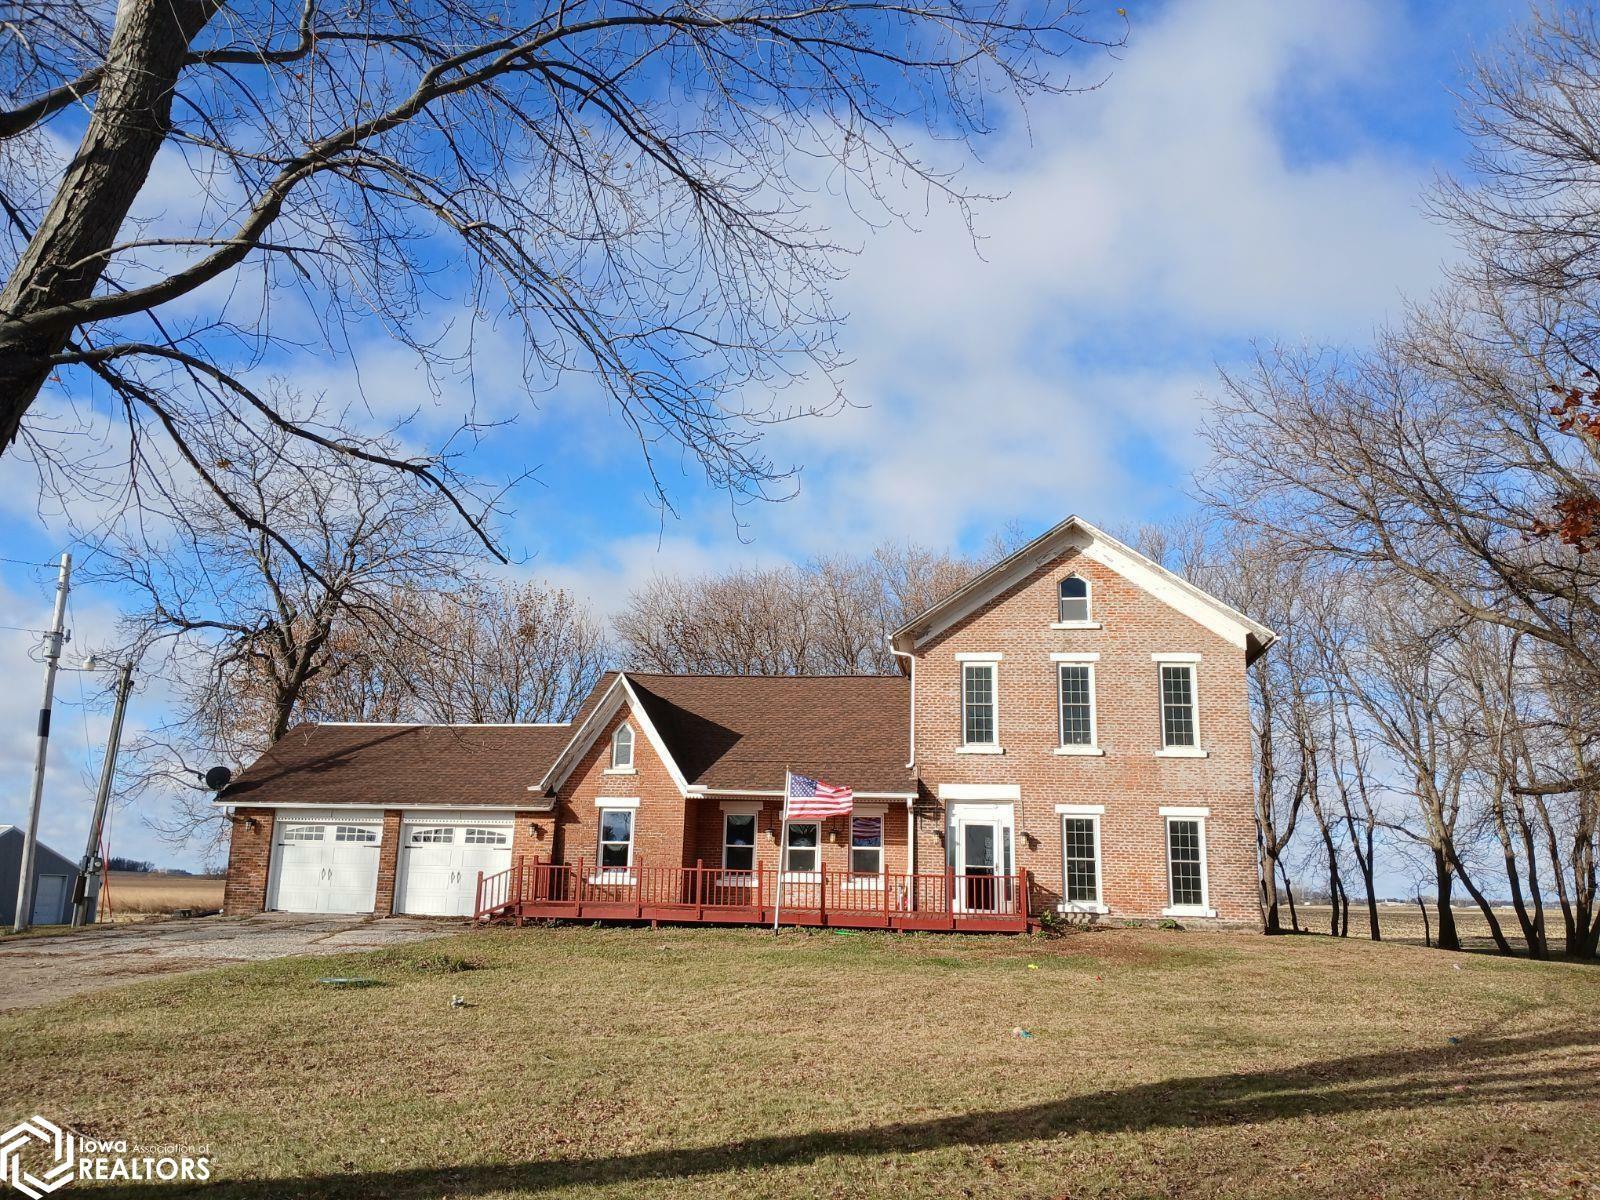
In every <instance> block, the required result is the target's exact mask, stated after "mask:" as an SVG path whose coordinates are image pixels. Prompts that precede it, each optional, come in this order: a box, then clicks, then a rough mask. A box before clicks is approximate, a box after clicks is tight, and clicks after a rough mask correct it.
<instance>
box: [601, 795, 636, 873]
mask: <svg viewBox="0 0 1600 1200" xmlns="http://www.w3.org/2000/svg"><path fill="white" fill-rule="evenodd" d="M595 803H596V809H597V816H596V818H595V820H596V824H595V831H594V836H595V860H594V874H593V875H591V876H589V882H590V883H632V882H633V881H634V875H633V848H634V843H635V841H636V840H637V839H638V836H639V828H638V826H639V821H638V817H639V802H638V801H637V800H635V801H634V802H633V803H631V804H628V803H622V804H613V803H609V802H607V801H605V800H598V801H596V802H595ZM607 813H626V814H627V816H628V843H627V845H628V862H627V865H626V866H621V867H608V866H605V865H603V864H602V863H601V859H602V858H604V857H605V848H606V847H607V846H615V845H618V843H617V842H615V841H610V842H608V841H606V840H605V836H606V814H607Z"/></svg>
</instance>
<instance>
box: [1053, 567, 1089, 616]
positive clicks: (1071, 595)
mask: <svg viewBox="0 0 1600 1200" xmlns="http://www.w3.org/2000/svg"><path fill="white" fill-rule="evenodd" d="M1056 601H1057V602H1056V619H1057V620H1058V621H1059V622H1060V623H1061V624H1063V625H1084V624H1087V623H1088V621H1089V619H1090V615H1091V610H1090V607H1089V581H1088V580H1087V579H1085V578H1083V576H1081V575H1068V576H1067V577H1066V578H1065V579H1063V580H1062V581H1061V583H1060V585H1059V586H1058V588H1057V590H1056Z"/></svg>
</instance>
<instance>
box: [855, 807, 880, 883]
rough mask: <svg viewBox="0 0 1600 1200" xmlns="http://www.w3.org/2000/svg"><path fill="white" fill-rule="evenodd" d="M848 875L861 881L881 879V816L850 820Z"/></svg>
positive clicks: (856, 817)
mask: <svg viewBox="0 0 1600 1200" xmlns="http://www.w3.org/2000/svg"><path fill="white" fill-rule="evenodd" d="M850 874H851V875H852V876H854V877H856V878H857V879H861V880H863V881H866V880H874V881H875V880H877V879H880V878H882V876H883V817H882V815H878V816H852V817H851V818H850Z"/></svg>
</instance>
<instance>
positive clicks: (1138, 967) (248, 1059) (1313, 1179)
mask: <svg viewBox="0 0 1600 1200" xmlns="http://www.w3.org/2000/svg"><path fill="white" fill-rule="evenodd" d="M462 966H471V967H474V968H477V969H471V970H465V971H460V970H453V969H452V968H459V967H462ZM326 975H365V976H370V977H371V978H374V979H376V980H378V981H379V984H380V986H375V987H370V988H363V989H360V990H341V989H333V988H328V987H325V986H321V985H319V984H318V983H317V982H316V980H317V978H318V977H319V976H326ZM452 994H459V995H461V996H463V997H465V999H466V1001H467V1005H468V1006H467V1007H462V1008H453V1007H452V1006H451V1004H450V997H451V996H452ZM1014 1029H1023V1030H1026V1031H1027V1032H1028V1033H1029V1034H1030V1035H1031V1036H1027V1037H1020V1036H1017V1035H1016V1034H1015V1033H1014V1032H1013V1031H1014ZM0 1043H3V1044H4V1045H5V1046H6V1047H7V1058H8V1060H9V1062H8V1065H9V1066H10V1068H11V1069H10V1070H8V1071H6V1072H4V1073H0V1096H3V1099H4V1103H3V1104H0V1114H24V1113H33V1112H38V1113H41V1114H44V1115H46V1116H50V1117H54V1118H56V1119H58V1120H62V1121H64V1122H68V1123H70V1124H71V1125H73V1126H75V1127H76V1128H78V1129H79V1130H81V1131H84V1132H86V1133H89V1134H91V1135H94V1136H100V1137H124V1138H127V1139H128V1140H129V1141H130V1143H134V1144H145V1145H150V1144H155V1143H161V1144H170V1143H180V1142H181V1143H189V1144H208V1145H209V1147H210V1153H211V1154H212V1156H213V1157H214V1163H215V1170H216V1173H217V1175H218V1176H219V1177H221V1178H222V1179H223V1180H224V1181H225V1183H224V1186H222V1187H220V1188H217V1189H215V1194H217V1195H219V1196H231V1197H246V1198H250V1200H269V1198H270V1200H276V1198H278V1197H282V1196H291V1195H293V1196H300V1195H340V1196H365V1195H383V1196H417V1197H421V1196H473V1197H498V1196H533V1195H538V1196H578V1195H583V1196H590V1195H605V1196H703V1195H713V1196H729V1197H738V1198H739V1200H749V1198H752V1197H764V1196H841V1197H845V1196H848V1197H855V1196H896V1197H899V1196H906V1195H939V1196H956V1195H994V1196H1008V1197H1011V1196H1041V1197H1044V1196H1049V1197H1061V1196H1072V1197H1090V1196H1112V1195H1116V1196H1125V1195H1159V1196H1166V1195H1183V1196H1202V1195H1203V1196H1210V1195H1229V1196H1261V1197H1267V1196H1273V1197H1277V1196H1286V1195H1304V1196H1328V1197H1335V1196H1337V1197H1341V1198H1344V1197H1352V1196H1369V1195H1379V1194H1381V1195H1383V1196H1386V1197H1399V1196H1412V1197H1436V1196H1445V1195H1449V1196H1457V1195H1459V1196H1486V1197H1487V1196H1494V1197H1503V1196H1507V1195H1550V1196H1597V1195H1600V1178H1597V1176H1596V1172H1595V1168H1594V1140H1593V1138H1594V1129H1595V1128H1596V1126H1597V1122H1600V970H1597V969H1595V968H1592V967H1584V966H1577V965H1569V964H1562V963H1530V962H1525V961H1518V960H1499V959H1495V958H1489V957H1485V956H1479V955H1456V954H1443V953H1427V952H1423V951H1419V950H1415V949H1412V948H1410V947H1407V946H1401V945H1373V944H1370V943H1367V942H1364V941H1354V940H1352V941H1347V942H1340V941H1335V940H1332V939H1327V938H1311V937H1302V938H1278V939H1270V940H1269V939H1266V938H1261V937H1257V936H1251V935H1248V934H1233V935H1229V934H1215V933H1196V932H1189V931H1184V932H1175V931H1159V930H1122V929H1118V930H1111V931H1106V932H1101V933H1093V934H1077V935H1072V936H1069V937H1066V938H1063V939H1059V940H1045V939H1039V938H1034V939H1029V938H1007V937H988V938H985V937H958V936H950V935H931V936H930V935H923V936H906V935H883V934H858V935H853V936H845V935H840V934H837V933H829V932H815V933H804V932H799V931H790V932H786V933H785V934H783V935H782V936H781V937H779V938H777V939H774V938H773V937H772V936H771V935H769V934H765V933H762V932H759V931H755V930H710V929H687V930H685V929H669V930H660V931H651V930H645V929H592V928H543V929H540V928H529V929H523V930H515V929H490V930H482V931H477V932H471V933H466V934H462V935H458V936H452V937H447V938H442V939H439V940H434V941H426V942H420V943H416V944H413V945H409V946H404V947H397V948H393V949H389V950H384V951H380V952H377V953H373V954H365V955H353V954H352V955H348V956H338V957H332V958H322V959H316V960H308V959H282V960H277V961H273V962H266V963H257V964H252V965H249V966H239V967H230V968H225V969H221V970H216V971H207V972H204V973H201V974H195V975H188V976H184V977H181V978H170V979H165V980H155V981H151V982H147V983H141V984H138V985H134V986H132V987H128V988H124V989H119V990H117V991H113V992H103V993H100V994H98V995H96V996H92V997H85V998H82V999H78V1000H72V1001H67V1002H64V1003H60V1004H56V1005H52V1006H49V1007H46V1008H41V1009H36V1010H33V1011H31V1012H27V1013H23V1014H17V1015H12V1016H7V1017H0ZM139 1190H140V1189H138V1188H126V1189H124V1191H125V1193H126V1194H129V1195H131V1194H133V1193H134V1192H137V1191H139ZM111 1194H112V1195H117V1194H122V1193H120V1192H119V1191H118V1190H116V1189H113V1190H112V1192H111ZM164 1194H165V1190H164Z"/></svg>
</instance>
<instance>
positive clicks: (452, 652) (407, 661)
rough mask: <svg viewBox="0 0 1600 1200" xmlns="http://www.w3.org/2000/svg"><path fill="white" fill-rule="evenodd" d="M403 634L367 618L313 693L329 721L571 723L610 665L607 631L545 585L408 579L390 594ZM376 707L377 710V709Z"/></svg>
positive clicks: (317, 710) (312, 710) (316, 711)
mask: <svg viewBox="0 0 1600 1200" xmlns="http://www.w3.org/2000/svg"><path fill="white" fill-rule="evenodd" d="M389 604H390V606H391V609H392V611H393V613H394V619H395V621H397V622H399V623H400V624H402V625H403V626H404V627H405V629H406V631H407V636H405V637H404V638H398V639H397V638H393V637H373V636H372V635H373V634H374V633H375V632H381V631H376V630H374V629H373V628H372V627H371V626H370V625H366V624H363V625H361V626H358V627H357V628H356V630H355V633H356V634H357V637H355V638H352V639H350V643H347V644H346V645H344V646H342V647H341V658H342V660H343V662H344V664H345V665H344V667H343V669H342V670H340V671H339V672H338V673H336V674H334V675H331V676H330V677H329V678H328V680H327V682H326V684H325V685H324V686H321V687H318V688H316V689H314V692H313V694H312V695H311V696H310V697H308V701H307V704H306V706H305V708H306V715H308V716H320V717H322V718H324V719H339V718H343V719H346V720H373V719H379V713H380V712H381V713H382V719H389V720H412V721H430V722H440V723H446V724H463V723H465V724H483V723H489V724H519V723H530V722H532V723H539V722H551V721H565V720H568V719H570V718H571V717H572V715H573V714H574V713H575V712H577V711H578V706H579V705H580V704H582V702H583V699H584V697H586V696H587V695H588V694H589V693H590V691H592V690H593V688H594V686H595V684H596V683H598V682H599V679H600V676H601V675H602V674H603V673H604V671H605V670H606V667H607V665H608V660H609V654H610V648H609V646H608V645H607V642H606V637H605V631H604V629H603V628H602V627H601V625H600V624H599V622H597V621H596V620H595V619H594V618H593V617H592V616H591V615H590V614H589V612H588V611H587V610H586V609H584V608H583V606H582V605H581V604H580V603H579V602H578V600H577V599H576V598H575V597H574V596H573V595H572V594H571V593H569V592H566V591H563V590H561V589H559V588H549V587H546V586H544V585H541V584H538V583H532V582H528V583H520V584H510V583H501V584H488V583H482V582H471V583H468V584H467V585H466V586H464V587H462V588H460V589H458V590H455V591H450V592H442V591H437V590H423V589H420V588H418V587H415V586H409V585H408V586H406V587H404V588H401V589H398V590H396V591H395V592H394V593H393V594H392V595H391V596H390V598H389ZM375 705H377V706H378V708H377V711H375V710H374V706H375Z"/></svg>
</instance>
